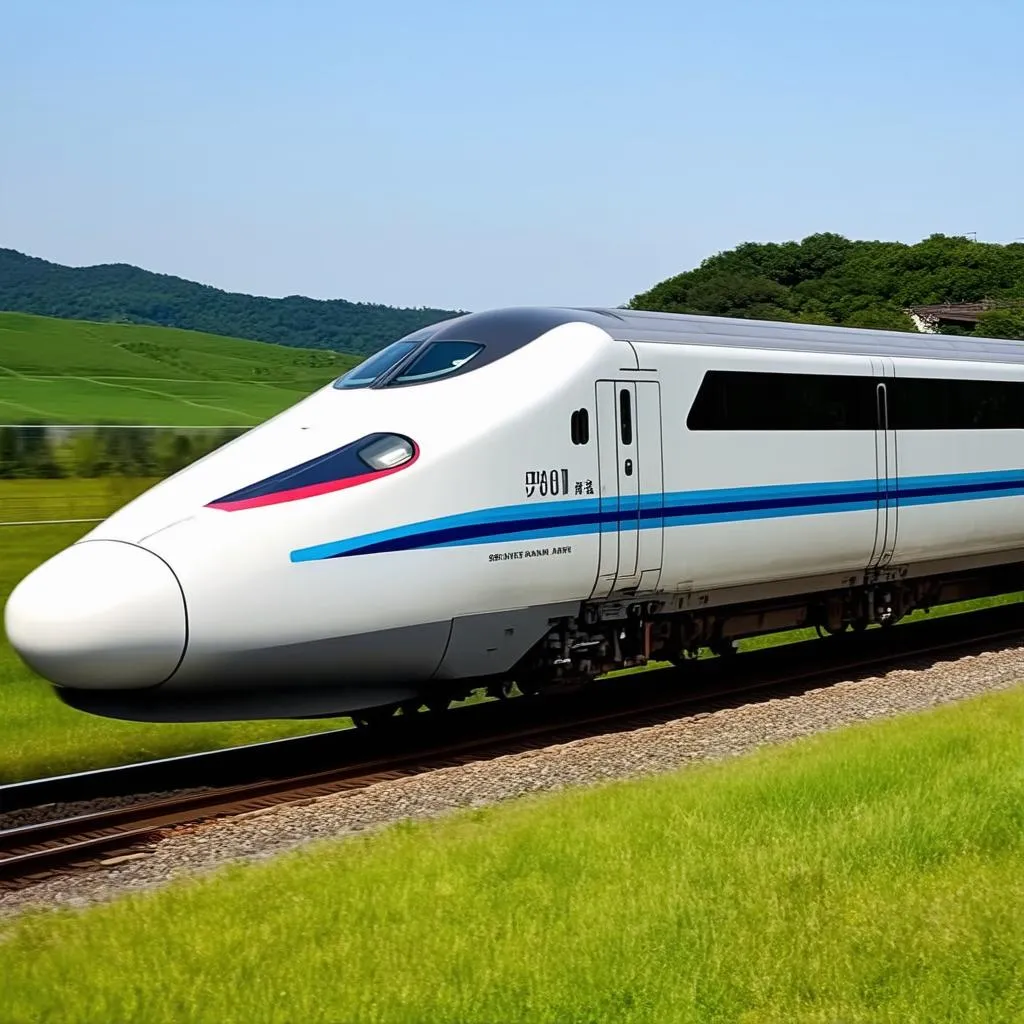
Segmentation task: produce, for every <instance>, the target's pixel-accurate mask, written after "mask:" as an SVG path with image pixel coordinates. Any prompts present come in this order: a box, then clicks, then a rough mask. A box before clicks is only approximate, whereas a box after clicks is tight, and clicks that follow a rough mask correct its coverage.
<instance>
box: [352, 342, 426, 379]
mask: <svg viewBox="0 0 1024 1024" xmlns="http://www.w3.org/2000/svg"><path fill="white" fill-rule="evenodd" d="M419 344H420V343H419V341H396V342H393V343H392V344H390V345H388V347H387V348H382V349H381V350H380V351H379V352H377V353H376V354H375V355H372V356H370V358H369V359H366V360H364V361H363V362H361V363H360V364H359V365H358V366H356V367H354V368H353V369H351V370H349V371H348V373H346V374H344V375H343V376H341V377H339V378H338V379H337V380H336V381H335V382H334V386H335V387H336V388H338V389H339V390H342V389H347V388H368V387H369V386H370V385H371V384H372V383H373V382H374V381H375V380H377V379H379V378H380V377H382V376H383V375H384V374H385V373H387V372H388V370H391V369H393V368H394V367H395V366H397V365H398V364H399V363H400V362H401V361H402V360H403V359H404V358H405V357H406V356H407V355H409V353H410V352H412V351H413V350H414V349H415V348H416V346H417V345H419Z"/></svg>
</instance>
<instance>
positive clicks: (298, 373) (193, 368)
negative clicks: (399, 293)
mask: <svg viewBox="0 0 1024 1024" xmlns="http://www.w3.org/2000/svg"><path fill="white" fill-rule="evenodd" d="M356 361H357V357H355V356H349V355H343V354H340V353H336V352H329V351H325V350H322V349H318V350H313V349H297V348H288V347H286V346H284V345H268V344H265V343H263V342H258V341H243V340H241V339H238V338H225V337H220V336H218V335H213V334H201V333H199V332H197V331H180V330H174V329H172V328H165V327H140V326H136V325H133V324H99V323H87V322H84V321H80V320H58V319H53V318H50V317H41V316H28V315H25V314H21V313H0V422H3V423H27V422H40V421H42V422H48V423H97V422H103V423H132V424H159V425H166V426H248V425H252V424H254V423H259V422H260V421H261V420H264V419H266V418H267V417H268V416H272V415H274V414H275V413H278V412H280V411H281V410H282V409H285V408H287V407H288V406H290V405H292V404H294V403H295V402H297V401H298V400H299V399H300V398H302V397H303V396H304V395H306V394H309V393H310V392H311V391H313V390H315V389H316V388H318V387H320V386H321V385H323V384H325V383H327V382H328V381H330V380H331V379H333V378H334V377H336V376H338V375H339V374H340V373H342V372H344V371H345V370H346V369H348V368H349V367H350V366H352V365H354V363H355V362H356Z"/></svg>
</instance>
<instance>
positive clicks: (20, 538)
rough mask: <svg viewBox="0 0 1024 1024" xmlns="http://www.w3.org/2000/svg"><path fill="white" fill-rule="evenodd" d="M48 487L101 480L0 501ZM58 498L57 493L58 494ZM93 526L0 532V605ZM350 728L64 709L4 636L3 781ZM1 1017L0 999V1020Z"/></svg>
mask: <svg viewBox="0 0 1024 1024" xmlns="http://www.w3.org/2000/svg"><path fill="white" fill-rule="evenodd" d="M50 483H53V484H55V485H56V484H60V485H62V486H63V487H64V488H67V486H68V485H69V484H80V485H83V488H84V487H85V486H92V487H94V488H95V487H99V486H100V485H101V484H102V483H104V481H87V480H86V481H69V480H58V481H0V498H3V496H4V495H5V493H6V491H7V489H8V488H9V487H11V488H15V489H17V488H19V487H21V488H23V489H24V488H31V486H32V485H39V484H50ZM123 486H125V487H129V488H130V487H133V486H134V487H135V488H137V489H141V486H142V485H141V483H140V482H138V481H126V482H124V484H123ZM111 487H112V488H113V490H112V493H113V495H114V497H113V498H110V497H109V495H108V499H109V500H110V501H111V502H112V503H113V504H114V506H115V507H116V505H118V504H121V503H122V501H121V500H118V498H119V497H123V496H122V495H121V494H119V492H118V491H117V486H116V484H114V483H113V482H111ZM56 493H59V489H55V494H56ZM100 509H103V511H99V510H100ZM80 510H84V506H80ZM90 510H91V511H96V512H98V514H100V515H105V514H107V513H109V512H110V511H112V508H109V507H107V508H103V501H102V494H99V495H96V496H94V498H93V504H92V505H91V506H90ZM5 512H6V507H5ZM5 518H6V515H5ZM90 528H91V527H90V526H89V524H82V525H62V526H7V527H0V606H2V605H3V604H4V603H5V602H6V600H7V596H8V594H9V593H10V592H11V590H12V589H13V588H14V585H15V584H16V583H17V582H18V580H20V579H21V578H22V577H23V576H25V575H26V574H27V573H28V572H29V571H30V570H31V569H33V568H34V567H35V566H36V565H38V564H39V563H40V562H42V561H44V560H45V559H47V558H49V557H50V556H51V555H53V554H56V552H57V551H59V550H60V549H61V548H64V547H66V546H67V545H68V544H72V543H74V541H75V540H76V539H77V538H78V537H80V536H81V535H82V534H84V533H86V532H87V531H88V530H89V529H90ZM348 724H349V719H347V718H344V719H324V720H320V721H306V722H303V721H264V722H223V723H221V722H216V723H200V724H170V725H162V724H147V723H136V722H118V721H113V720H108V719H104V718H97V717H94V716H92V715H87V714H84V713H83V712H81V711H74V710H72V709H71V708H69V707H66V706H65V705H64V704H62V703H61V702H60V701H59V700H58V699H57V697H56V696H55V695H54V693H53V690H52V689H51V687H50V686H49V685H48V684H47V683H45V682H44V681H43V680H41V679H40V678H39V677H38V676H37V675H35V673H33V672H32V671H30V670H29V669H28V668H27V667H26V666H25V665H24V663H23V662H22V661H21V660H20V659H19V658H18V656H17V655H16V654H15V653H14V651H13V650H12V649H11V647H10V645H9V644H8V643H7V638H6V637H2V638H0V784H3V783H7V782H15V781H17V780H19V779H30V778H38V777H41V776H44V775H54V774H60V773H63V772H71V771H83V770H85V769H88V768H102V767H105V766H107V765H112V764H124V763H128V762H131V761H140V760H147V759H149V758H154V757H168V756H171V755H173V754H185V753H190V752H192V751H197V750H212V749H215V748H217V747H224V746H232V745H234V744H237V743H256V742H259V741H260V740H268V739H275V738H278V737H283V736H297V735H300V734H303V733H308V732H319V731H322V730H324V729H332V728H339V727H340V726H343V725H348ZM3 1019H4V1015H3V1012H2V996H0V1020H3Z"/></svg>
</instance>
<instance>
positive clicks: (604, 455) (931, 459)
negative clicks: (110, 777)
mask: <svg viewBox="0 0 1024 1024" xmlns="http://www.w3.org/2000/svg"><path fill="white" fill-rule="evenodd" d="M1022 567H1024V344H1022V343H1017V342H1011V341H995V340H987V339H981V338H973V337H965V338H955V337H945V336H935V335H915V334H902V333H894V332H879V331H866V330H855V329H848V328H831V327H820V326H812V325H806V324H788V323H775V322H757V321H749V320H730V319H720V318H712V317H700V316H688V315H671V314H664V313H647V312H633V311H626V310H619V309H604V310H601V309H573V308H524V309H512V310H499V311H492V312H484V313H475V314H470V315H466V316H461V317H458V318H455V319H451V320H447V321H444V322H442V323H439V324H437V325H435V326H432V327H428V328H425V329H423V330H420V331H417V332H416V333H414V334H411V335H409V336H408V337H405V338H402V339H401V340H398V341H396V342H394V343H393V344H392V345H390V346H389V347H387V348H385V349H383V350H382V351H381V352H379V353H377V354H376V355H374V356H372V357H371V358H369V359H367V360H366V361H365V362H364V363H362V364H361V365H360V366H358V367H356V368H355V369H353V370H351V371H350V372H348V373H346V374H345V375H344V376H342V377H341V378H340V379H338V380H337V381H335V382H333V383H332V384H330V385H327V386H326V387H324V388H322V389H321V390H319V391H317V392H315V393H314V394H312V395H310V396H309V397H307V398H305V399H304V400H302V401H300V402H299V403H298V404H296V405H295V406H293V407H292V408H290V409H288V410H287V411H285V412H284V413H282V414H281V415H278V416H276V417H274V418H273V419H271V420H269V421H267V422H265V423H264V424H262V425H260V426H259V427H257V428H255V429H253V430H251V431H249V432H248V433H246V434H245V435H243V436H242V437H240V438H238V439H236V440H234V441H232V442H231V443H229V444H227V445H225V446H224V447H222V448H220V449H218V450H217V451H215V452H213V453H212V454H210V455H208V456H207V457H205V458H204V459H202V460H200V461H199V462H197V463H195V464H193V465H191V466H189V467H187V468H186V469H184V470H183V471H181V472H179V473H177V474H176V475H175V476H173V477H171V478H169V479H167V480H165V481H163V482H161V483H159V484H158V485H156V486H155V487H153V488H152V489H151V490H149V491H148V492H146V493H145V494H143V495H141V496H140V497H139V498H137V499H136V500H135V501H132V502H131V503H130V504H128V505H126V506H125V507H124V508H122V509H121V510H119V511H118V512H116V513H115V514H114V515H112V516H111V517H110V518H109V519H107V520H106V521H105V522H103V523H102V524H101V525H100V526H98V527H97V528H96V529H94V530H93V531H92V532H91V533H89V534H88V535H87V536H85V537H84V538H83V539H82V540H80V541H79V542H77V543H75V544H74V545H72V546H71V547H69V548H67V549H66V550H64V551H62V552H60V553H59V554H57V555H56V556H55V557H54V558H52V559H50V560H49V561H48V562H46V563H44V564H43V565H42V566H40V567H39V568H37V569H36V570H35V571H34V572H32V573H31V574H30V575H29V576H28V577H27V578H26V579H24V580H23V581H22V582H21V583H20V584H19V585H18V587H17V588H16V589H15V591H14V592H13V594H12V595H11V597H10V600H9V602H8V604H7V606H6V611H5V619H6V628H7V633H8V636H9V638H10V641H11V643H12V644H13V645H14V647H15V649H16V650H17V651H18V652H19V653H20V655H21V657H22V658H23V659H24V660H25V661H26V662H27V663H28V664H29V665H30V666H31V667H32V668H34V669H35V670H36V671H38V672H39V673H40V674H41V675H42V676H44V677H46V678H47V679H48V680H50V681H51V682H52V683H54V684H56V687H57V692H58V693H59V694H60V696H61V698H62V699H63V700H64V701H65V702H67V703H68V704H70V705H72V706H73V707H76V708H80V709H83V710H86V711H89V712H93V713H96V714H102V715H108V716H113V717H121V718H130V719H139V720H156V721H161V720H165V721H166V720H205V719H211V720H212V719H228V718H265V717H307V716H327V715H338V714H353V715H355V716H356V717H359V716H368V717H379V716H380V715H381V714H382V713H387V714H390V713H393V711H394V710H395V709H397V708H401V707H407V708H408V707H411V706H420V705H422V704H423V703H426V704H427V705H429V706H437V705H440V706H447V704H448V702H449V701H450V700H453V699H458V698H460V697H462V696H465V695H466V694H468V693H469V692H470V691H472V690H473V689H475V688H478V687H487V688H488V690H489V691H490V692H492V693H495V694H501V693H503V692H507V688H508V687H510V686H511V685H512V684H513V682H514V683H515V684H517V685H518V686H519V688H520V689H521V690H523V691H524V692H539V691H541V690H544V689H545V688H547V687H551V686H555V685H559V684H560V683H564V682H566V681H573V682H576V681H579V680H585V679H588V678H592V677H594V676H596V675H598V674H601V673H604V672H607V671H608V670H610V669H613V668H618V667H624V666H631V665H638V664H643V663H644V662H646V661H647V660H649V659H659V660H661V659H663V660H671V661H680V660H682V659H683V658H685V657H687V656H690V655H692V654H693V653H694V652H695V651H697V650H699V649H700V648H702V647H710V648H711V649H712V650H715V651H718V652H721V653H725V652H727V651H729V650H731V649H732V645H733V644H734V642H735V641H736V639H737V638H741V637H745V636H751V635H755V634H759V633H764V632H769V631H776V630H782V629H787V628H792V627H799V626H809V625H814V626H817V627H818V628H819V630H820V631H827V632H831V633H835V632H840V631H843V630H846V629H851V628H853V629H856V628H862V627H864V626H866V625H868V624H870V623H876V622H877V623H882V624H887V623H892V622H895V621H897V620H898V619H900V618H901V617H902V616H904V615H906V614H907V613H908V612H909V611H911V610H913V609H916V608H922V607H929V606H931V605H934V604H938V603H944V602H948V601H952V600H958V599H961V598H966V597H975V596H981V595H987V594H996V593H1005V592H1010V591H1013V590H1017V589H1021V588H1022V587H1024V573H1022ZM374 709H376V714H375V715H374Z"/></svg>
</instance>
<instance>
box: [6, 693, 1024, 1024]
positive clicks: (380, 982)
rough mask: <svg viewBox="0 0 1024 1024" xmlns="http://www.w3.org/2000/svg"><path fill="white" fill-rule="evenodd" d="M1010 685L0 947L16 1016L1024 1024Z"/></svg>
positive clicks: (325, 851) (32, 922) (87, 916)
mask: <svg viewBox="0 0 1024 1024" xmlns="http://www.w3.org/2000/svg"><path fill="white" fill-rule="evenodd" d="M1022 731H1024V690H1022V689H1020V688H1018V689H1016V690H1014V691H1011V692H1008V693H1002V694H997V695H991V696H987V697H983V698H980V699H977V700H974V701H969V702H965V703H963V704H960V705H956V706H951V707H946V708H941V709H938V710H935V711H932V712H929V713H926V714H923V715H920V716H914V717H909V718H904V719H897V720H892V721H888V722H882V723H874V724H870V725H862V726H857V727H853V728H850V729H847V730H844V731H842V732H839V733H835V734H831V735H824V736H818V737H813V738H811V739H808V740H803V741H800V742H797V743H794V744H790V745H786V746H781V747H776V748H769V749H766V750H762V751H760V752H758V753H756V754H754V755H752V756H748V757H745V758H741V759H738V760H735V761H732V762H726V763H719V764H715V765H709V766H704V767H700V768H691V769H688V770H686V771H683V772H679V773H677V774H674V775H669V776H662V777H659V778H656V779H652V780H645V781H642V782H628V783H617V784H614V785H609V786H603V787H600V788H597V789H592V790H577V791H571V792H568V793H562V794H558V795H551V796H544V797H538V798H529V799H524V800H520V801H517V802H516V803H514V804H509V805H505V806H503V807H496V808H491V809H484V810H476V811H471V812H465V813H460V814H458V815H455V816H453V817H452V818H450V819H448V820H446V821H442V822H434V823H428V824H414V825H413V824H406V825H403V826H400V827H396V828H392V829H389V830H386V831H385V832H384V833H382V834H379V835H376V836H369V837H364V838H359V839H354V840H349V841H347V842H344V843H324V844H320V845H319V846H317V847H314V848H307V849H306V850H304V851H301V852H299V853H297V854H293V855H288V856H286V857H281V858H278V859H276V860H274V861H272V862H269V863H267V864H264V865H258V866H245V867H234V868H231V869H229V870H226V871H222V872H219V873H218V874H216V875H214V876H211V877H209V878H207V879H204V880H202V881H198V882H196V881H192V882H188V883H179V884H177V885H175V886H172V887H171V888H169V889H167V890H164V891H162V892H157V893H154V894H149V895H146V896H135V897H131V898H128V899H124V900H121V901H119V902H116V903H114V904H111V905H108V906H106V907H102V908H97V909H93V910H90V911H88V912H86V913H60V914H52V913H51V914H40V915H36V916H33V917H30V918H23V919H21V920H20V921H15V922H12V923H10V924H7V925H0V957H2V958H3V961H4V985H3V991H2V992H0V1016H2V1017H3V1019H5V1020H11V1021H22V1020H24V1021H28V1020H53V1021H58V1020H142V1019H145V1020H147V1021H152V1022H154V1024H155V1022H159V1021H171V1020H181V1019H188V1020H202V1021H217V1022H219V1024H222V1022H230V1021H282V1022H283V1021H297V1020H302V1021H338V1020H346V1021H357V1020H358V1021H364V1020H365V1021H424V1020H458V1021H481V1022H482V1021H488V1022H490V1021H504V1020H532V1021H558V1022H561V1021H570V1020H573V1021H582V1020H588V1021H589V1020H594V1021H596V1020H614V1021H631V1022H633V1021H655V1020H673V1021H701V1022H712V1021H747V1022H758V1024H766V1022H779V1024H782V1022H787V1024H788V1022H790V1021H806V1022H823V1024H824V1022H834V1021H844V1022H850V1024H854V1022H871V1024H874V1022H879V1021H899V1022H900V1024H917V1022H920V1024H924V1022H927V1024H936V1022H940V1021H950V1022H952V1021H956V1022H957V1024H971V1022H977V1024H981V1022H984V1024H999V1022H1004V1021H1005V1022H1010V1021H1020V1020H1021V1019H1022V1018H1024V970H1022V967H1021V965H1022V964H1024V913H1022V912H1021V908H1022V906H1024V767H1022V765H1024V761H1022V757H1021V753H1022V752H1021V735H1022Z"/></svg>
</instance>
